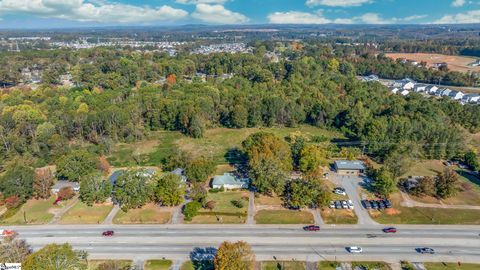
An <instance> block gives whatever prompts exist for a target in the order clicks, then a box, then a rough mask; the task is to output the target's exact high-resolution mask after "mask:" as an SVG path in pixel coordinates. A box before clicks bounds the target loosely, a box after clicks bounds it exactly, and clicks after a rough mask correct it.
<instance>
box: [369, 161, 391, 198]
mask: <svg viewBox="0 0 480 270" xmlns="http://www.w3.org/2000/svg"><path fill="white" fill-rule="evenodd" d="M372 187H373V189H374V191H375V192H376V193H378V194H380V195H381V196H383V197H385V198H388V197H389V196H390V194H392V193H393V192H395V190H396V189H397V183H396V182H395V180H394V179H393V176H392V174H391V173H390V172H389V171H388V169H386V168H385V167H382V168H380V169H378V170H375V171H374V173H373V183H372Z"/></svg>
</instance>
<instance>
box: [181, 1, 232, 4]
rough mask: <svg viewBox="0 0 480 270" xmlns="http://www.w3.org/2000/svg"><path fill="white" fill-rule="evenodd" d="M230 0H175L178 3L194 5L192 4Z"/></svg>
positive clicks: (222, 2)
mask: <svg viewBox="0 0 480 270" xmlns="http://www.w3.org/2000/svg"><path fill="white" fill-rule="evenodd" d="M227 1H228V0H175V2H176V3H179V4H184V5H192V4H195V5H197V4H224V3H225V2H227Z"/></svg>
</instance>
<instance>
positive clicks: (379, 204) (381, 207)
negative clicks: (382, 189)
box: [377, 201, 387, 209]
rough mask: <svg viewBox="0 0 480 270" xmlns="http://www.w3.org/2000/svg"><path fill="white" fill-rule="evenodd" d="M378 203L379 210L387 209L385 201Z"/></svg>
mask: <svg viewBox="0 0 480 270" xmlns="http://www.w3.org/2000/svg"><path fill="white" fill-rule="evenodd" d="M377 203H378V208H379V209H385V208H387V207H386V206H385V204H384V203H383V201H378V202H377Z"/></svg>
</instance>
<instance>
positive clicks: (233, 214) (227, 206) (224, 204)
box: [188, 191, 248, 224]
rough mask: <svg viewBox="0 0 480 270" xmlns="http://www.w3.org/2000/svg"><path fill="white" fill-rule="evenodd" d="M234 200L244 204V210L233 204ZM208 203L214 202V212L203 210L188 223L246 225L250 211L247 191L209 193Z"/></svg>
mask: <svg viewBox="0 0 480 270" xmlns="http://www.w3.org/2000/svg"><path fill="white" fill-rule="evenodd" d="M232 200H240V201H242V202H243V207H242V208H237V207H235V206H234V205H233V204H232ZM207 201H214V202H215V208H214V209H213V210H208V209H201V210H200V211H199V215H198V216H196V217H194V218H193V220H192V221H190V222H188V223H195V224H217V223H218V224H222V223H245V221H246V215H247V211H248V192H247V191H226V192H219V193H208V196H207Z"/></svg>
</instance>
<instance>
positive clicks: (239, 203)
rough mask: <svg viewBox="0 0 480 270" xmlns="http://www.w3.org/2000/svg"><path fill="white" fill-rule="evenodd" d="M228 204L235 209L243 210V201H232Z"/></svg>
mask: <svg viewBox="0 0 480 270" xmlns="http://www.w3.org/2000/svg"><path fill="white" fill-rule="evenodd" d="M230 202H231V203H232V204H233V206H235V207H237V208H243V201H241V200H232V201H230Z"/></svg>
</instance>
